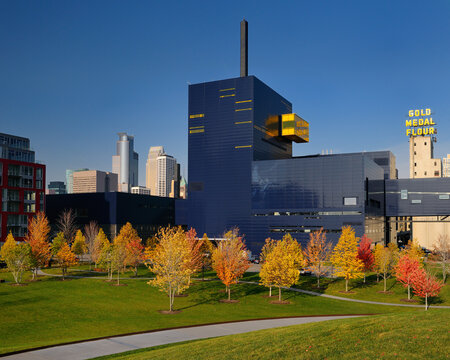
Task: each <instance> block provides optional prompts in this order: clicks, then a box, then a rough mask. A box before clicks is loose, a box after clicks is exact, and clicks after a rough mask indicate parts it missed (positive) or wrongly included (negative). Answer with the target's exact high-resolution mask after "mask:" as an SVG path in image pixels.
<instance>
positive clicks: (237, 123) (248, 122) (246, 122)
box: [235, 120, 252, 125]
mask: <svg viewBox="0 0 450 360" xmlns="http://www.w3.org/2000/svg"><path fill="white" fill-rule="evenodd" d="M251 123H252V121H251V120H250V121H238V122H235V124H236V125H240V124H251Z"/></svg>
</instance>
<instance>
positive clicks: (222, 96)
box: [220, 94, 235, 98]
mask: <svg viewBox="0 0 450 360" xmlns="http://www.w3.org/2000/svg"><path fill="white" fill-rule="evenodd" d="M230 96H235V94H229V95H220V97H221V98H224V97H230Z"/></svg>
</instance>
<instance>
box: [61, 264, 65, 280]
mask: <svg viewBox="0 0 450 360" xmlns="http://www.w3.org/2000/svg"><path fill="white" fill-rule="evenodd" d="M64 275H65V274H64V266H63V267H62V279H63V280H64Z"/></svg>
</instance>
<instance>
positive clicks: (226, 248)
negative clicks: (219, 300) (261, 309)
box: [212, 229, 250, 301]
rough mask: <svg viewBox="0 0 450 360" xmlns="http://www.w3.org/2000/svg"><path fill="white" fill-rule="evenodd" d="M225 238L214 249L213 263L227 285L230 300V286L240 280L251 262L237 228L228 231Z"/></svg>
mask: <svg viewBox="0 0 450 360" xmlns="http://www.w3.org/2000/svg"><path fill="white" fill-rule="evenodd" d="M223 238H224V239H223V240H221V241H220V242H219V244H218V245H217V248H215V249H214V251H213V254H212V264H213V269H214V270H215V272H216V273H217V277H218V278H219V279H220V280H221V281H222V283H223V284H224V285H225V287H226V291H227V294H228V301H231V290H230V286H231V285H232V284H236V283H237V282H238V280H239V278H241V277H242V275H244V273H245V271H246V270H247V269H248V268H249V267H250V263H249V261H248V254H247V251H246V248H245V244H244V242H243V241H242V237H241V236H239V232H238V230H237V229H234V230H230V231H228V232H227V233H225V234H224V235H223Z"/></svg>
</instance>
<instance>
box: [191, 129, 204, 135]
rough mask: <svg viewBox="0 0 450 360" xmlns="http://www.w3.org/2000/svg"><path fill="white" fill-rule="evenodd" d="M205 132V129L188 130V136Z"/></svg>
mask: <svg viewBox="0 0 450 360" xmlns="http://www.w3.org/2000/svg"><path fill="white" fill-rule="evenodd" d="M202 132H205V129H199V130H190V131H189V134H196V133H202Z"/></svg>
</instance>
